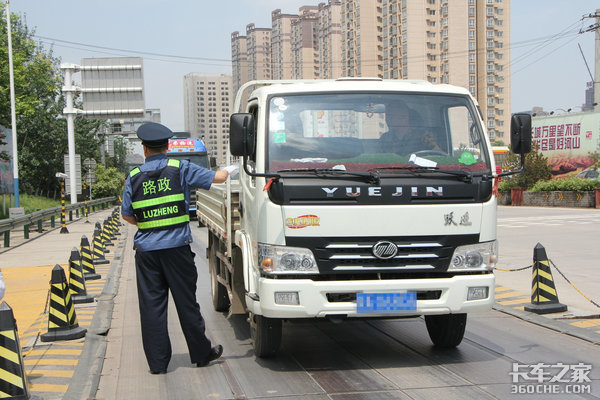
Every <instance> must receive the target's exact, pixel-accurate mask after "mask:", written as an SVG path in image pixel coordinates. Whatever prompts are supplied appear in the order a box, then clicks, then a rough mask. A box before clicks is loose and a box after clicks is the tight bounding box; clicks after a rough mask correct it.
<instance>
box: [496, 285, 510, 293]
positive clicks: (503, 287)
mask: <svg viewBox="0 0 600 400" xmlns="http://www.w3.org/2000/svg"><path fill="white" fill-rule="evenodd" d="M507 290H512V289H510V288H507V287H505V286H496V289H495V292H496V293H498V292H506V291H507Z"/></svg>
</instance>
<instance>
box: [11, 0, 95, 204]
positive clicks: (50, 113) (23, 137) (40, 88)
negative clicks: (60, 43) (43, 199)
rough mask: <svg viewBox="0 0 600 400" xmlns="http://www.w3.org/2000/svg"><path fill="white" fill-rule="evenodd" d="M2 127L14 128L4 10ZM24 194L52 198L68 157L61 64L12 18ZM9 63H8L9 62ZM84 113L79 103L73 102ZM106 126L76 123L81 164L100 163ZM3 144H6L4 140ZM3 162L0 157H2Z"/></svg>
mask: <svg viewBox="0 0 600 400" xmlns="http://www.w3.org/2000/svg"><path fill="white" fill-rule="evenodd" d="M0 11H1V12H2V15H1V17H0V31H1V32H2V34H1V35H0V59H1V60H2V62H0V125H3V126H5V127H10V125H11V121H10V101H9V99H10V96H9V73H8V62H7V60H8V42H7V31H6V28H7V24H6V9H5V5H4V3H3V4H2V5H0ZM11 25H12V31H11V33H12V42H13V43H12V45H13V64H14V76H15V97H16V107H15V109H16V110H15V111H16V114H17V149H18V153H19V160H18V162H19V181H20V185H21V190H23V191H25V192H29V193H34V194H43V195H47V196H49V195H50V194H52V193H53V192H56V191H57V190H58V189H59V182H58V180H57V179H56V176H55V174H56V172H59V171H63V170H64V165H63V164H64V155H65V154H68V144H67V124H66V121H65V120H64V118H62V110H63V108H64V107H65V100H64V97H63V96H62V93H61V86H62V82H63V80H64V79H63V76H62V73H61V70H60V60H59V59H57V58H55V57H54V56H53V54H52V51H51V50H50V51H46V50H44V48H43V47H42V46H41V45H40V44H37V43H36V42H35V41H34V40H33V32H32V31H30V30H29V29H28V28H27V26H26V25H25V24H24V23H23V22H22V20H21V18H19V17H18V16H16V15H14V14H11ZM5 60H6V61H5ZM75 106H76V107H78V106H79V107H80V102H78V101H76V102H75ZM103 124H104V121H99V120H87V119H85V118H83V117H77V118H75V151H76V153H77V154H80V155H81V159H82V160H84V159H86V158H93V159H95V160H98V159H99V158H100V152H99V148H100V144H101V142H102V132H103V129H102V125H103ZM0 141H2V138H0ZM0 157H1V156H0Z"/></svg>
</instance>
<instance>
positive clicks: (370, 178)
mask: <svg viewBox="0 0 600 400" xmlns="http://www.w3.org/2000/svg"><path fill="white" fill-rule="evenodd" d="M280 172H313V173H315V174H316V175H317V176H318V177H321V178H323V177H326V176H327V175H346V176H356V177H359V178H363V179H366V181H367V182H368V183H372V184H374V185H379V182H380V177H379V174H377V173H375V172H370V171H369V172H350V171H345V170H343V169H333V168H291V169H281V170H279V171H277V173H280Z"/></svg>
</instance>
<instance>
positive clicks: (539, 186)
mask: <svg viewBox="0 0 600 400" xmlns="http://www.w3.org/2000/svg"><path fill="white" fill-rule="evenodd" d="M595 188H600V181H597V180H593V179H582V178H575V177H571V178H564V179H553V180H549V181H539V182H537V183H536V184H535V185H533V187H532V188H531V189H529V191H530V192H556V191H573V192H587V191H590V190H594V189H595Z"/></svg>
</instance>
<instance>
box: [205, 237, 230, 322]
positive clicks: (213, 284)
mask: <svg viewBox="0 0 600 400" xmlns="http://www.w3.org/2000/svg"><path fill="white" fill-rule="evenodd" d="M213 239H214V240H212V241H211V242H212V243H211V244H210V247H209V259H208V268H209V272H210V291H211V297H212V303H213V308H214V310H215V311H219V312H221V311H227V310H228V309H229V304H230V302H229V294H227V288H226V287H225V286H224V285H223V284H221V283H220V282H219V281H218V280H217V276H218V275H219V273H220V272H221V260H219V258H218V257H217V249H216V240H217V239H216V238H213Z"/></svg>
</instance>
